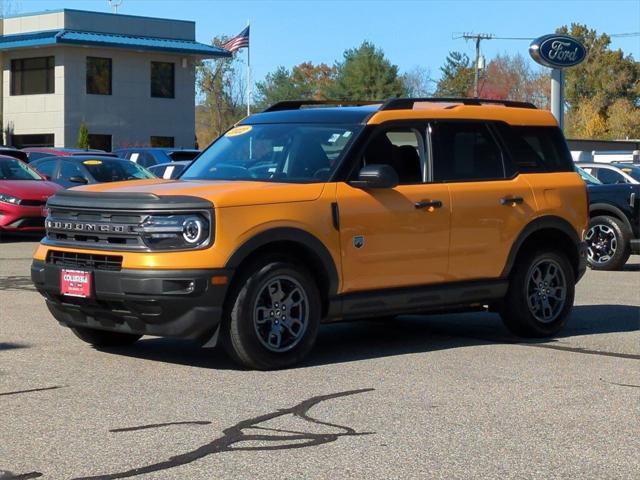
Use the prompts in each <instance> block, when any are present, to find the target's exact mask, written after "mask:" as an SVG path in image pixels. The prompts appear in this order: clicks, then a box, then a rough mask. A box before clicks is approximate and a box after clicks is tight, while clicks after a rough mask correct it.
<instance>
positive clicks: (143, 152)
mask: <svg viewBox="0 0 640 480" xmlns="http://www.w3.org/2000/svg"><path fill="white" fill-rule="evenodd" d="M113 153H115V154H117V155H118V156H119V157H121V158H126V159H127V160H131V161H132V162H134V163H137V164H138V165H142V166H143V167H152V166H153V165H158V164H160V163H168V162H175V161H181V160H193V159H194V158H196V157H197V156H198V155H200V150H191V149H180V148H161V147H136V148H120V149H117V150H114V151H113Z"/></svg>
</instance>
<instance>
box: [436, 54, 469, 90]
mask: <svg viewBox="0 0 640 480" xmlns="http://www.w3.org/2000/svg"><path fill="white" fill-rule="evenodd" d="M444 62H445V63H444V65H443V66H442V67H440V71H441V72H442V77H441V78H440V81H439V82H438V84H437V85H436V92H435V95H436V96H437V97H467V96H469V94H470V93H471V90H472V88H473V78H474V72H473V65H472V63H471V60H469V57H468V56H467V55H466V54H465V53H462V52H449V55H447V58H446V59H445V61H444Z"/></svg>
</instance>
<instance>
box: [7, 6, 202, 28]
mask: <svg viewBox="0 0 640 480" xmlns="http://www.w3.org/2000/svg"><path fill="white" fill-rule="evenodd" d="M63 12H79V13H90V14H95V15H110V16H118V17H131V18H143V19H147V20H164V21H170V22H183V23H191V24H195V23H196V22H195V20H179V19H175V18H164V17H149V16H147V15H129V14H126V13H111V12H96V11H94V10H80V9H77V8H58V9H54V10H41V11H39V12H25V13H13V14H10V15H5V16H4V17H1V19H2V20H5V19H9V18H20V17H34V16H38V15H49V14H54V13H63Z"/></svg>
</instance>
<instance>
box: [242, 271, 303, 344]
mask: <svg viewBox="0 0 640 480" xmlns="http://www.w3.org/2000/svg"><path fill="white" fill-rule="evenodd" d="M308 323H309V299H308V298H307V294H306V292H305V291H304V288H302V286H301V285H300V283H299V282H298V281H297V280H296V279H294V278H292V277H290V276H286V275H279V276H276V277H272V278H270V279H269V280H267V281H266V282H265V283H264V284H263V286H262V287H261V288H260V291H259V293H258V296H257V298H256V301H255V304H254V307H253V326H254V329H255V332H256V334H257V336H258V340H259V341H260V343H261V344H262V345H263V346H264V347H266V348H267V349H268V350H270V351H272V352H275V353H282V352H286V351H288V350H291V349H292V348H294V347H295V346H296V345H297V344H298V343H299V342H300V340H302V338H303V337H304V334H305V332H306V330H307V325H308Z"/></svg>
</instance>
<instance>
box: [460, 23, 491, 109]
mask: <svg viewBox="0 0 640 480" xmlns="http://www.w3.org/2000/svg"><path fill="white" fill-rule="evenodd" d="M458 38H459V37H458ZM462 38H464V39H465V40H475V41H476V61H475V62H474V64H473V70H474V74H475V75H474V77H473V96H474V97H475V98H478V96H479V92H478V81H479V71H480V42H481V41H482V40H491V39H492V38H493V34H491V33H476V34H474V33H465V34H463V35H462Z"/></svg>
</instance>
